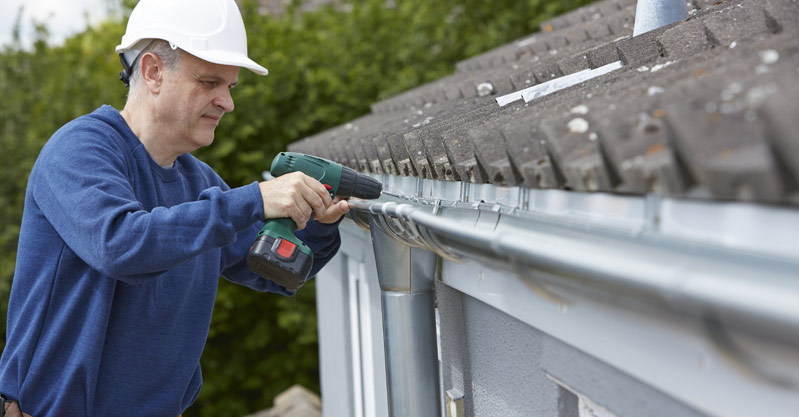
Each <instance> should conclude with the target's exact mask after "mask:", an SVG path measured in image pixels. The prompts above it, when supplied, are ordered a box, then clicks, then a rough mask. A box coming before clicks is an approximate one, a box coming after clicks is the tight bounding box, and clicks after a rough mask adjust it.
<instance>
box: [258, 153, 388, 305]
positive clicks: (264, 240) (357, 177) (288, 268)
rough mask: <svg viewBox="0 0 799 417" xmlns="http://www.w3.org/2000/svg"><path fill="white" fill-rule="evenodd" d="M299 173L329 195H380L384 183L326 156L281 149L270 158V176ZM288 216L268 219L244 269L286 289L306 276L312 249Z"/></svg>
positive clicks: (294, 288)
mask: <svg viewBox="0 0 799 417" xmlns="http://www.w3.org/2000/svg"><path fill="white" fill-rule="evenodd" d="M296 171H299V172H302V173H304V174H305V175H308V176H309V177H311V178H314V179H316V180H318V181H319V182H321V183H322V184H323V185H324V186H325V188H327V190H328V192H330V197H331V198H332V197H334V196H339V197H342V198H349V197H358V198H363V199H373V198H378V197H380V192H381V191H382V189H383V185H382V184H380V181H377V180H376V179H374V178H372V177H367V176H365V175H362V174H358V173H357V172H355V171H354V170H352V169H350V168H347V167H345V166H342V165H341V164H337V163H335V162H333V161H328V160H327V159H323V158H318V157H315V156H310V155H305V154H301V153H295V152H281V153H280V154H278V155H277V156H276V157H275V160H274V161H272V169H271V172H272V176H274V177H279V176H281V175H284V174H288V173H291V172H296ZM296 229H297V224H296V223H294V220H292V219H291V218H283V219H267V221H266V223H265V224H264V227H262V228H261V231H260V232H259V233H258V236H257V237H256V238H255V243H253V245H252V246H251V247H250V252H249V253H248V254H247V268H249V269H250V271H252V272H253V273H255V274H258V275H259V276H261V277H264V278H266V279H269V280H272V281H273V282H275V283H276V284H278V285H282V286H283V287H286V288H287V289H289V290H296V289H297V288H299V287H300V285H302V283H303V282H305V279H306V278H308V273H309V272H310V271H311V266H312V265H313V252H311V249H310V248H309V247H308V246H307V245H306V244H305V243H303V242H302V241H301V240H300V239H298V238H297V236H295V235H294V231H295V230H296Z"/></svg>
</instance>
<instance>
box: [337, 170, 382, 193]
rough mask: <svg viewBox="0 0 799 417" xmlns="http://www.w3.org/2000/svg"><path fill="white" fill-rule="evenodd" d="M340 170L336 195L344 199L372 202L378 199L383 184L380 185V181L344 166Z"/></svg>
mask: <svg viewBox="0 0 799 417" xmlns="http://www.w3.org/2000/svg"><path fill="white" fill-rule="evenodd" d="M341 168H342V170H341V179H340V180H339V183H338V192H337V193H336V195H338V196H340V197H345V198H346V197H357V198H363V199H365V200H372V199H375V198H378V197H380V193H381V192H382V191H383V184H381V183H380V181H378V180H376V179H374V178H372V177H367V176H366V175H362V174H359V173H357V172H355V171H354V170H353V169H351V168H347V167H345V166H342V167H341Z"/></svg>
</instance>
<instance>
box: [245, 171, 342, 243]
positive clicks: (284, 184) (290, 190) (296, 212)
mask: <svg viewBox="0 0 799 417" xmlns="http://www.w3.org/2000/svg"><path fill="white" fill-rule="evenodd" d="M258 186H259V188H260V189H261V198H262V199H263V200H264V218H266V219H279V218H286V217H291V219H292V220H294V223H297V229H304V228H305V225H306V223H307V222H308V219H309V218H310V217H311V214H312V213H313V214H315V215H316V216H318V217H321V216H323V215H324V214H325V209H327V207H329V206H330V204H331V203H332V199H331V198H330V194H329V193H328V191H327V189H325V186H324V185H322V183H320V182H319V181H317V180H315V179H313V178H311V177H309V176H307V175H305V174H303V173H302V172H292V173H290V174H286V175H281V176H280V177H278V178H275V179H273V180H269V181H262V182H260V183H259V184H258Z"/></svg>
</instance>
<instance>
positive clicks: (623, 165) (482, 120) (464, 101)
mask: <svg viewBox="0 0 799 417" xmlns="http://www.w3.org/2000/svg"><path fill="white" fill-rule="evenodd" d="M600 5H601V6H600ZM693 5H694V7H695V8H696V11H694V12H692V14H691V15H690V17H689V19H688V20H687V21H685V22H680V23H675V24H673V25H670V26H667V27H664V28H660V29H658V30H655V31H652V32H648V33H646V34H643V35H640V36H636V37H629V36H622V37H620V36H619V34H618V33H613V34H610V35H609V36H608V34H601V35H600V37H602V36H604V38H602V39H600V38H597V37H591V36H586V37H585V38H583V37H576V38H574V39H576V40H579V42H578V43H577V44H571V43H568V44H565V46H564V47H563V48H561V49H560V50H559V51H558V52H557V53H552V52H551V51H546V52H545V53H543V54H541V53H540V52H541V49H540V48H541V45H546V44H547V43H551V44H555V42H556V41H554V40H553V39H556V36H561V37H563V36H566V38H568V36H567V35H564V34H565V33H567V32H568V31H571V30H585V33H586V35H590V33H591V32H590V31H588V30H586V29H585V27H587V25H588V26H590V25H597V24H599V23H601V24H605V25H607V26H608V27H609V28H612V27H613V23H612V22H613V20H614V19H616V20H618V21H624V20H623V19H621V18H622V17H624V19H630V20H629V23H630V31H631V28H632V25H631V23H632V20H631V15H630V14H629V13H630V10H631V8H634V2H633V1H611V0H605V1H604V2H601V3H598V4H597V5H595V6H594V8H593V9H590V10H589V9H585V10H583V11H580V12H574V13H572V14H571V15H570V17H564V18H562V19H558V20H554V21H552V23H551V24H552V25H553V32H551V33H540V34H537V35H534V37H528V38H527V42H526V43H524V42H521V43H520V42H514V43H512V44H509V45H505V46H504V47H501V48H498V49H497V50H495V51H492V52H489V53H487V54H483V55H481V56H478V57H476V58H475V59H472V60H466V61H464V62H463V65H459V66H458V71H459V72H457V73H455V74H453V75H451V76H448V77H445V78H442V79H441V80H438V81H436V82H433V83H429V84H426V85H424V86H420V87H418V88H416V89H413V90H411V91H409V92H406V93H403V94H399V95H397V96H395V97H392V98H390V99H388V100H384V101H383V102H380V103H376V104H375V105H374V106H373V112H374V113H373V114H372V115H369V116H365V117H363V118H360V119H357V120H356V121H353V122H352V123H351V124H348V125H344V126H342V127H338V128H334V129H331V130H329V131H327V132H322V133H320V134H317V135H314V136H312V137H310V138H307V139H305V140H303V141H300V142H298V143H296V144H293V145H291V148H292V149H298V150H299V149H304V150H307V151H309V152H312V153H316V154H319V155H320V156H326V155H330V157H332V158H333V159H334V160H337V161H339V162H342V163H345V164H349V165H351V166H354V167H356V168H359V169H362V170H368V171H372V172H381V170H383V171H385V172H389V173H392V174H394V175H418V176H422V177H426V178H435V179H439V180H461V181H471V182H488V183H493V184H497V185H517V184H523V185H526V186H528V187H540V188H566V189H576V190H585V191H610V192H624V193H646V192H658V193H661V194H664V195H678V196H697V195H702V194H705V195H709V196H712V197H713V198H722V199H735V200H752V201H761V202H768V203H781V204H783V203H789V204H795V202H796V201H799V199H797V198H796V196H797V192H799V83H797V82H796V81H797V78H799V25H797V24H796V22H797V19H799V6H798V5H797V2H796V1H794V0H762V1H758V0H727V1H721V2H718V1H715V2H713V1H704V0H695V1H693ZM614 7H615V8H616V9H615V10H614ZM597 10H598V11H597ZM607 10H610V11H607ZM597 13H598V14H597ZM595 16H596V18H594V17H595ZM586 19H587V20H586ZM586 22H587V23H586ZM559 25H562V27H563V28H566V29H564V31H563V32H562V33H558V32H559V31H558V30H557V29H555V28H556V27H560V26H559ZM581 28H582V29H581ZM575 33H576V32H575ZM571 36H574V35H571ZM531 39H536V40H535V41H531ZM531 45H538V46H536V48H539V50H538V51H539V52H536V51H535V49H534V48H533V47H531ZM731 46H732V47H731ZM492 54H494V55H493V56H492ZM489 58H490V59H489ZM514 59H515V61H514ZM619 59H621V60H622V61H623V62H624V63H625V64H626V65H625V66H624V67H623V68H622V69H619V70H617V71H615V72H611V73H609V74H606V75H604V76H602V77H599V78H597V79H593V80H589V81H587V82H584V83H582V84H579V85H576V86H572V87H570V88H567V89H565V90H562V91H559V92H557V93H554V94H551V95H548V96H545V97H542V98H539V99H536V100H534V101H532V102H530V103H527V104H524V103H522V102H521V101H518V102H515V103H513V104H511V105H509V106H506V107H504V108H500V107H499V106H497V105H496V104H495V102H494V101H493V97H496V95H498V94H503V93H505V92H510V91H513V90H518V89H521V88H526V87H529V86H531V85H534V84H537V83H540V82H543V81H546V80H548V79H550V78H551V77H552V75H551V74H556V76H559V75H561V74H571V73H574V72H577V71H580V70H583V69H588V68H596V67H599V66H602V65H604V64H607V63H611V62H614V61H616V60H619ZM500 61H502V62H505V63H504V64H498V63H499V62H500ZM478 67H479V68H481V69H478V70H474V69H473V68H478ZM482 82H489V83H491V84H492V86H493V87H494V92H493V93H494V96H487V97H476V96H477V88H476V87H477V85H478V84H480V83H482ZM331 147H332V148H336V149H330V148H331ZM701 190H704V191H701ZM700 191H701V192H700ZM791 196H793V197H791ZM791 202H793V203H791Z"/></svg>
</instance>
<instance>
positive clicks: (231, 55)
mask: <svg viewBox="0 0 799 417" xmlns="http://www.w3.org/2000/svg"><path fill="white" fill-rule="evenodd" d="M185 51H186V52H188V53H190V54H192V55H194V56H196V57H197V58H200V59H202V60H204V61H208V62H212V63H214V64H220V65H231V66H235V67H242V68H247V69H248V70H250V71H252V72H254V73H256V74H258V75H267V74H269V70H267V69H266V68H264V67H263V66H261V65H259V64H258V63H257V62H255V61H253V60H252V59H250V58H248V57H247V56H246V55H242V54H240V53H235V52H229V51H222V50H218V49H217V50H213V49H212V50H209V51H190V50H185Z"/></svg>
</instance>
